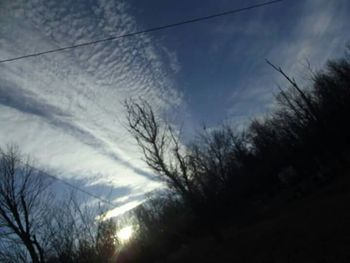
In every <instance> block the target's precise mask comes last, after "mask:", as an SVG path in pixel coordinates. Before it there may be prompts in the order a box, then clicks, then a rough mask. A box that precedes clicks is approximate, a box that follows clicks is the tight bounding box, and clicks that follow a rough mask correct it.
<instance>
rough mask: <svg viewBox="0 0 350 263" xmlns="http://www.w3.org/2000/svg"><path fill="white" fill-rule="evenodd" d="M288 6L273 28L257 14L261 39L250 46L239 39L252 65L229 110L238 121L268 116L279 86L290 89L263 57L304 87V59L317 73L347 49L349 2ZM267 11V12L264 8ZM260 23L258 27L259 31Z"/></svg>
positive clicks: (255, 21) (321, 0)
mask: <svg viewBox="0 0 350 263" xmlns="http://www.w3.org/2000/svg"><path fill="white" fill-rule="evenodd" d="M285 5H288V3H285ZM289 5H290V7H291V8H284V9H281V12H284V13H282V14H280V15H281V16H282V17H283V19H280V18H279V19H278V20H276V21H275V23H276V24H275V25H273V26H272V25H271V24H270V22H266V21H265V20H264V19H267V17H268V15H265V16H258V17H256V18H255V19H252V20H251V21H250V22H249V24H253V25H254V27H253V28H257V29H259V28H260V29H261V30H257V31H255V35H256V39H258V40H259V41H256V42H254V43H249V44H248V45H246V46H244V45H243V44H244V42H243V40H242V41H241V43H243V44H242V47H241V48H242V49H245V50H246V51H245V54H247V56H246V57H247V58H246V61H245V62H246V63H247V64H250V65H249V67H248V66H247V72H246V76H245V77H244V79H243V78H242V79H241V81H240V82H239V84H238V85H237V89H235V91H234V92H233V94H232V103H233V106H232V107H231V108H230V109H229V110H228V112H229V115H230V116H231V117H232V119H234V120H235V122H238V123H239V122H242V121H246V120H247V117H252V116H259V115H260V114H264V112H266V111H267V110H269V109H270V107H271V106H272V105H271V103H272V101H273V92H274V91H276V87H277V85H281V86H282V87H285V86H286V81H285V80H284V79H283V78H282V76H281V75H279V74H278V73H277V72H274V71H273V69H272V68H271V67H269V66H268V65H267V64H266V63H265V61H264V59H265V58H268V59H269V60H270V61H272V62H273V63H274V64H276V65H277V66H281V67H282V68H283V70H284V71H285V72H286V73H287V74H288V75H290V76H291V77H295V78H296V80H297V81H298V82H299V84H300V83H301V85H303V84H306V83H307V82H306V81H305V76H306V75H307V73H306V72H305V70H306V67H305V65H306V60H308V61H309V62H310V63H311V66H312V68H313V69H314V70H318V69H321V68H322V67H323V66H324V65H325V63H326V62H327V60H329V59H332V58H337V57H341V56H342V55H343V54H344V50H345V45H346V43H347V41H349V40H350V39H349V35H348V25H349V22H350V20H349V3H348V1H347V0H339V1H327V0H308V1H303V2H295V3H293V4H289ZM266 12H269V10H268V9H266ZM272 14H273V11H272ZM264 17H265V18H264ZM256 24H260V26H259V27H255V25H256ZM248 28H251V27H249V26H248ZM262 28H265V30H262ZM266 30H268V31H269V34H266V32H267V31H266ZM241 33H242V34H248V35H251V34H253V33H254V31H253V32H252V31H251V30H250V29H249V30H248V32H241ZM233 52H235V51H233ZM235 54H236V53H235Z"/></svg>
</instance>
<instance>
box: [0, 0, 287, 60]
mask: <svg viewBox="0 0 350 263" xmlns="http://www.w3.org/2000/svg"><path fill="white" fill-rule="evenodd" d="M282 1H283V0H273V1H269V2H263V3H259V4H254V5H250V6H247V7H242V8H238V9H232V10H228V11H225V12H221V13H216V14H212V15H208V16H202V17H196V18H192V19H188V20H183V21H180V22H176V23H172V24H167V25H163V26H157V27H152V28H148V29H145V30H140V31H135V32H130V33H126V34H122V35H117V36H112V37H108V38H103V39H98V40H94V41H89V42H84V43H80V44H76V45H71V46H65V47H61V48H56V49H50V50H46V51H41V52H37V53H31V54H27V55H23V56H18V57H13V58H7V59H2V60H0V63H5V62H10V61H16V60H21V59H25V58H30V57H37V56H42V55H45V54H50V53H56V52H61V51H66V50H70V49H74V48H79V47H84V46H91V45H96V44H99V43H103V42H107V41H112V40H117V39H121V38H125V37H132V36H136V35H140V34H146V33H151V32H155V31H160V30H164V29H169V28H173V27H178V26H182V25H185V24H190V23H196V22H200V21H204V20H209V19H213V18H217V17H222V16H227V15H232V14H235V13H239V12H243V11H248V10H252V9H256V8H260V7H263V6H267V5H272V4H277V3H279V2H282Z"/></svg>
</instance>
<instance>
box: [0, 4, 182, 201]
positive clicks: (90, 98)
mask: <svg viewBox="0 0 350 263" xmlns="http://www.w3.org/2000/svg"><path fill="white" fill-rule="evenodd" d="M1 5H2V6H1V9H2V14H1V18H0V24H1V27H0V34H1V36H2V38H1V40H0V43H1V51H0V56H1V58H2V59H5V58H8V57H14V56H20V55H23V54H27V53H32V52H39V51H42V50H48V49H52V48H57V47H62V46H67V45H74V44H77V43H82V42H86V41H90V40H96V39H100V38H104V37H106V36H111V35H120V34H124V33H126V32H131V31H134V30H135V29H137V28H138V27H139V26H138V24H137V22H136V20H135V19H134V17H133V16H132V15H131V14H130V10H129V8H128V5H127V4H126V3H125V2H117V1H109V0H91V1H83V0H81V1H54V0H49V1H44V0H29V1H24V0H22V1H20V0H16V1H7V0H5V1H4V2H2V4H1ZM169 62H171V63H169ZM177 65H178V63H177V61H176V55H174V53H171V52H168V51H167V50H166V48H162V46H161V44H159V43H157V42H156V41H153V39H152V38H151V37H150V36H147V35H140V36H137V37H133V38H123V39H120V40H118V41H111V42H106V43H100V44H96V45H94V46H89V47H83V48H78V49H73V50H70V51H66V52H60V53H56V54H50V55H45V56H40V57H33V58H28V59H24V60H19V61H15V62H11V63H6V64H1V65H0V68H1V74H0V79H1V82H0V112H1V116H0V140H1V144H2V145H4V144H6V143H11V142H15V143H17V144H19V146H20V147H21V149H22V150H23V151H24V152H25V153H28V154H31V155H32V156H33V157H34V158H36V159H37V160H38V165H39V166H40V167H42V168H44V169H48V170H50V171H51V172H55V173H58V174H59V175H61V176H63V177H65V178H75V179H90V181H92V182H94V183H96V182H98V183H99V184H102V185H103V184H106V185H108V186H110V185H114V186H115V187H129V188H130V189H132V190H131V191H130V192H128V193H127V194H128V195H133V193H134V194H135V195H138V196H139V198H141V197H140V195H139V194H140V193H144V192H147V191H150V190H152V189H154V188H155V187H159V183H158V182H155V181H154V180H152V178H153V175H152V173H151V171H150V170H149V169H148V168H147V167H145V165H144V164H143V162H142V161H141V160H140V153H139V152H138V149H137V147H136V146H135V143H134V142H133V140H132V138H130V136H129V135H128V133H127V132H126V130H125V127H123V115H124V111H123V105H122V104H123V101H124V100H125V99H126V98H129V97H142V98H145V99H147V100H149V101H151V102H152V105H154V107H155V109H156V110H157V111H159V112H163V111H166V110H167V109H169V108H171V107H174V106H178V105H180V104H181V103H182V99H181V94H180V93H178V92H177V91H176V89H174V86H175V85H176V82H175V80H174V77H173V75H174V74H175V73H176V71H177V70H178V66H177ZM134 191H135V192H134ZM120 197H122V196H119V198H120ZM133 201H135V200H133ZM125 202H127V199H125Z"/></svg>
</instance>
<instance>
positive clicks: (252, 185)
mask: <svg viewBox="0 0 350 263" xmlns="http://www.w3.org/2000/svg"><path fill="white" fill-rule="evenodd" d="M268 63H269V64H270V65H271V66H272V67H273V68H274V69H275V70H276V71H278V72H279V73H280V74H282V76H283V77H284V78H285V79H286V81H287V83H288V84H289V87H288V88H287V89H280V92H279V94H278V95H277V96H276V100H275V102H276V107H275V109H274V110H273V111H272V112H270V113H269V114H268V116H266V117H265V118H262V119H255V120H253V121H252V122H251V123H250V125H249V127H247V129H246V130H245V131H239V132H237V131H235V130H234V129H233V128H230V127H222V128H220V129H217V130H213V131H207V130H204V131H203V133H202V134H201V135H199V136H198V138H197V139H196V140H195V141H194V142H193V143H192V144H191V145H187V147H183V148H181V146H180V143H179V142H178V140H177V139H176V138H178V136H175V135H176V134H174V132H173V131H172V130H171V129H170V128H168V127H167V126H166V125H165V124H163V123H161V122H159V121H158V120H157V119H156V117H155V116H154V113H153V111H152V108H151V107H150V105H149V104H147V103H146V102H144V101H142V102H140V103H139V102H135V101H129V102H127V112H128V117H129V119H128V120H129V128H130V131H131V133H132V134H133V135H134V137H135V138H136V140H137V141H138V143H139V145H140V146H141V149H142V150H143V152H144V154H145V155H144V157H145V161H146V162H147V163H148V164H149V165H150V167H151V168H153V169H154V170H155V171H156V172H157V174H159V176H160V179H161V180H163V181H165V182H166V183H167V184H168V186H169V189H170V192H169V194H170V195H171V194H172V196H173V197H168V198H164V197H158V199H157V198H156V200H154V199H152V201H150V203H149V205H148V206H142V207H140V208H139V209H138V210H137V212H136V218H137V219H138V223H139V226H140V231H139V239H138V240H137V242H135V244H134V247H137V246H139V247H143V248H144V249H143V250H142V249H141V250H140V251H139V252H138V255H134V258H140V257H141V258H142V256H144V257H143V258H144V262H148V261H149V262H157V260H159V262H161V259H163V260H164V258H166V255H167V254H168V251H169V249H176V248H180V247H181V246H183V245H184V244H186V240H187V239H188V238H191V236H193V235H198V234H199V233H200V234H203V235H208V234H209V235H212V237H214V238H215V239H216V240H217V241H218V242H220V233H219V230H218V229H220V227H222V226H224V225H225V224H233V223H234V222H240V221H242V220H244V221H247V220H249V219H251V218H253V215H255V216H257V215H258V214H259V210H261V207H264V206H268V204H269V203H270V202H271V200H274V199H276V198H279V199H281V198H283V196H284V193H285V192H292V193H294V194H292V196H298V195H299V196H300V195H302V194H307V192H308V191H310V192H311V191H312V189H313V188H315V187H317V186H318V185H320V184H324V183H326V182H327V181H328V180H331V179H332V178H334V177H335V176H336V175H337V174H336V171H337V169H338V168H339V167H342V165H344V164H345V163H347V162H349V154H350V153H349V146H350V125H348V116H350V59H349V57H345V58H344V59H340V60H337V61H332V62H329V63H328V65H327V67H326V69H325V70H324V71H321V72H318V73H316V74H313V75H312V79H311V83H310V84H309V86H308V87H307V88H301V87H300V86H299V85H298V84H297V82H296V81H295V80H294V79H293V78H291V77H289V76H288V75H287V74H286V73H285V72H284V71H283V70H282V69H281V68H278V67H276V66H274V65H273V64H272V63H270V62H269V61H268ZM169 157H170V158H169ZM174 196H175V197H176V198H174ZM155 203H156V204H157V205H156V206H155V205H154V204H155ZM179 204H181V205H179ZM174 222H179V224H178V225H177V224H176V223H175V224H174ZM182 223H184V225H183V224H182ZM219 226H220V227H219ZM174 232H175V233H176V234H174ZM170 240H171V241H172V242H170ZM160 251H165V253H161V252H160ZM135 254H137V253H135ZM146 255H147V256H146ZM131 258H132V257H131ZM146 258H147V260H146Z"/></svg>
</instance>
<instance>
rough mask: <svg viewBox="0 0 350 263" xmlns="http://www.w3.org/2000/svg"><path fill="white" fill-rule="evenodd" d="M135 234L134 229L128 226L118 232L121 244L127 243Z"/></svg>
mask: <svg viewBox="0 0 350 263" xmlns="http://www.w3.org/2000/svg"><path fill="white" fill-rule="evenodd" d="M133 233H134V229H133V227H132V226H126V227H123V228H122V229H120V230H119V231H118V232H117V238H118V239H119V241H120V242H122V243H125V242H127V241H128V240H129V239H130V238H131V237H132V235H133Z"/></svg>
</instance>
